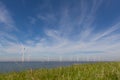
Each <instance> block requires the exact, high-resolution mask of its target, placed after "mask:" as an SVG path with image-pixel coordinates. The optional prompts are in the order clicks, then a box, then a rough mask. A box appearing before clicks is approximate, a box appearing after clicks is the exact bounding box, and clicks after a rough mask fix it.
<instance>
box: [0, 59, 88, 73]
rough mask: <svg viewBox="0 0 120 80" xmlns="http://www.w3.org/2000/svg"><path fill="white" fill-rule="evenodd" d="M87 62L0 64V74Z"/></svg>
mask: <svg viewBox="0 0 120 80" xmlns="http://www.w3.org/2000/svg"><path fill="white" fill-rule="evenodd" d="M82 63H87V62H72V61H71V62H67V61H66V62H57V61H50V62H23V63H22V62H0V73H6V72H12V71H23V70H28V69H39V68H55V67H61V66H69V65H72V64H82Z"/></svg>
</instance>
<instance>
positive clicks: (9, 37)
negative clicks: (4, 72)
mask: <svg viewBox="0 0 120 80" xmlns="http://www.w3.org/2000/svg"><path fill="white" fill-rule="evenodd" d="M119 4H120V0H0V61H21V59H22V57H23V56H22V53H24V59H25V61H45V60H55V61H56V60H68V61H71V60H79V61H86V60H87V61H88V60H99V61H107V60H108V61H120V5H119Z"/></svg>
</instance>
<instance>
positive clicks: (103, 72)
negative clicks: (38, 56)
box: [0, 62, 120, 80]
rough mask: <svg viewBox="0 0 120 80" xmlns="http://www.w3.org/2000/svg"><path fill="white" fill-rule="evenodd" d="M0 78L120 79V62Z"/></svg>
mask: <svg viewBox="0 0 120 80" xmlns="http://www.w3.org/2000/svg"><path fill="white" fill-rule="evenodd" d="M0 80H120V62H99V63H87V64H79V65H77V64H76V65H72V66H68V67H59V68H54V69H39V70H27V71H23V72H11V73H6V74H0Z"/></svg>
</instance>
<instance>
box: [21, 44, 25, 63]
mask: <svg viewBox="0 0 120 80" xmlns="http://www.w3.org/2000/svg"><path fill="white" fill-rule="evenodd" d="M21 48H22V52H21V54H22V58H21V60H22V62H24V61H25V47H24V46H23V45H22V44H21Z"/></svg>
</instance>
